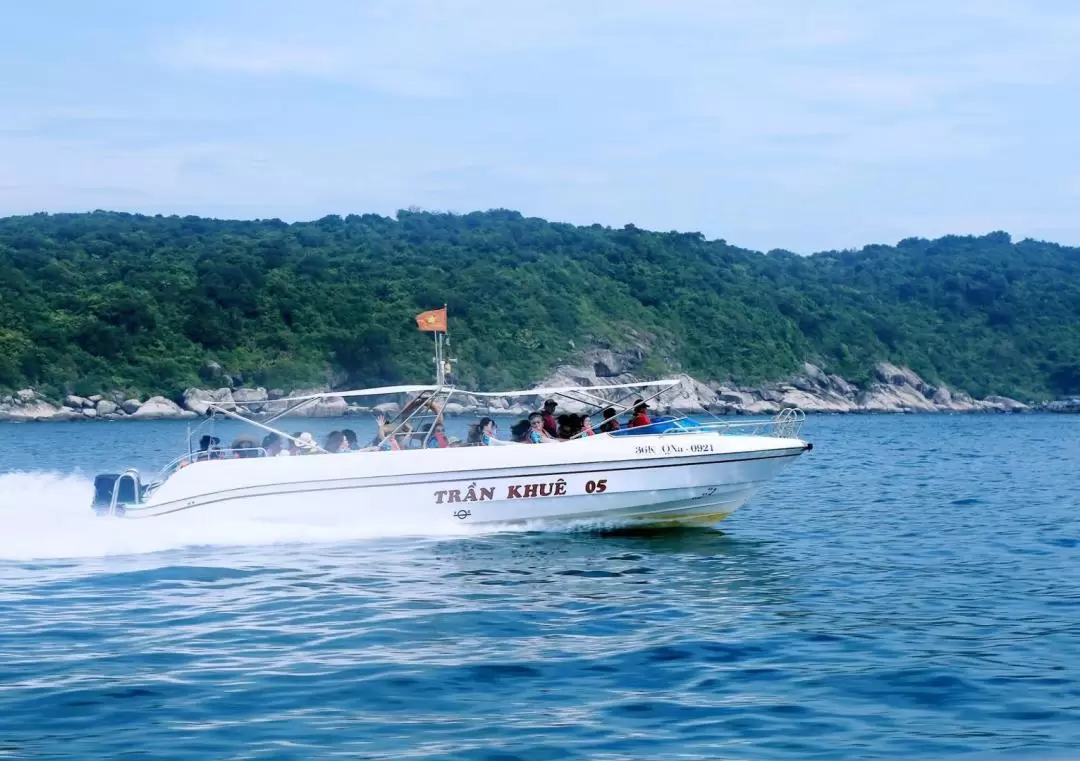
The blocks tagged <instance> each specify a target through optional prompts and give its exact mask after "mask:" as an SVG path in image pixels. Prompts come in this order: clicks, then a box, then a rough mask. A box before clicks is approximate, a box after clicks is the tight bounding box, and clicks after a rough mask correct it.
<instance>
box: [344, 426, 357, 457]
mask: <svg viewBox="0 0 1080 761" xmlns="http://www.w3.org/2000/svg"><path fill="white" fill-rule="evenodd" d="M341 435H342V436H344V437H345V444H344V445H343V446H342V448H341V451H342V452H356V451H358V450H359V449H360V444H359V443H358V442H357V439H356V431H354V430H353V429H351V428H346V429H344V430H343V431H342V432H341Z"/></svg>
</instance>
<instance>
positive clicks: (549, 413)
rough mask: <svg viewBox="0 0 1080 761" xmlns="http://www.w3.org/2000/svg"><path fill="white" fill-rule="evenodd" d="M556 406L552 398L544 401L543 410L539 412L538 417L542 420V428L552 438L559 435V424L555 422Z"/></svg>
mask: <svg viewBox="0 0 1080 761" xmlns="http://www.w3.org/2000/svg"><path fill="white" fill-rule="evenodd" d="M556 406H557V405H556V404H555V400H554V399H548V400H547V401H546V402H544V411H543V412H541V413H540V417H541V418H542V419H543V421H544V430H545V431H546V432H547V435H548V436H550V437H551V438H553V439H556V438H558V437H559V424H558V423H557V422H555V407H556Z"/></svg>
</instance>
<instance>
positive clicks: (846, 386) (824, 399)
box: [0, 350, 1080, 422]
mask: <svg viewBox="0 0 1080 761" xmlns="http://www.w3.org/2000/svg"><path fill="white" fill-rule="evenodd" d="M586 360H587V361H584V362H582V363H579V364H575V365H564V366H562V367H559V368H558V369H557V370H556V371H555V372H554V373H553V374H552V375H551V376H549V377H548V378H546V379H544V381H542V382H541V383H539V384H537V386H535V387H534V388H543V387H551V386H596V385H603V384H611V383H634V382H638V381H640V380H642V378H640V377H637V376H635V375H634V374H633V372H632V370H634V369H636V367H635V366H636V365H637V364H638V363H639V362H640V354H638V353H633V352H632V353H628V354H625V355H620V354H616V353H614V352H611V351H608V350H598V351H594V352H591V353H590V355H589V356H588V357H587V358H586ZM679 377H680V378H681V379H682V381H683V383H682V384H681V385H680V386H679V387H678V389H677V390H675V391H674V392H667V393H665V394H663V395H662V396H661V397H660V399H658V400H656V401H655V402H654V403H653V407H654V409H656V410H657V411H658V412H663V413H669V412H670V413H683V414H701V413H711V414H715V415H771V414H775V413H776V412H778V411H780V410H781V409H784V408H786V407H798V408H800V409H802V410H803V411H805V412H807V413H837V414H860V413H935V412H936V413H976V412H995V413H1020V412H1060V413H1080V399H1065V400H1058V401H1053V402H1045V403H1024V402H1021V401H1018V400H1016V399H1009V398H1007V397H1003V396H990V397H987V398H985V399H974V398H972V397H971V396H970V395H969V394H967V393H964V392H962V391H954V390H951V389H949V388H947V387H945V386H933V385H931V384H929V383H927V382H926V381H924V380H923V379H922V378H921V377H919V375H918V374H916V373H915V372H913V371H912V370H910V369H908V368H902V367H897V366H896V365H893V364H890V363H888V362H880V363H878V365H877V366H876V367H875V368H874V373H873V379H872V381H871V382H870V383H868V384H866V385H865V386H863V387H859V386H856V385H855V384H852V383H850V382H848V381H846V380H845V379H843V378H841V377H840V376H838V375H830V374H828V373H826V372H824V371H823V370H821V369H820V368H818V367H816V366H814V365H812V364H810V363H805V364H804V365H803V367H802V371H801V372H800V373H798V374H796V375H795V376H793V377H791V378H789V379H787V380H784V381H777V382H773V383H764V384H761V385H758V386H753V387H745V386H733V385H725V384H721V383H717V382H708V383H706V382H702V381H699V380H695V379H693V378H691V377H689V376H687V375H681V376H679ZM328 390H329V389H318V388H316V389H294V390H292V391H290V392H286V391H284V390H282V389H271V390H267V389H265V388H245V387H238V388H233V387H228V386H225V387H221V388H217V389H203V388H189V389H187V390H186V391H184V393H183V394H182V395H181V397H178V398H179V399H180V403H179V404H178V403H177V402H176V401H173V400H172V399H169V398H166V397H164V396H152V397H150V398H148V399H138V398H134V397H127V396H126V395H124V394H121V393H117V392H113V393H108V394H99V395H94V396H89V397H81V396H75V395H69V396H67V397H65V398H64V399H63V400H50V399H45V398H42V397H41V396H39V395H38V393H37V392H36V391H34V390H33V389H23V390H21V391H18V392H17V393H15V394H12V395H10V396H3V397H0V421H8V422H29V421H70V420H105V421H116V420H184V419H191V420H195V419H198V418H201V417H203V416H204V415H205V414H206V412H207V409H208V406H209V404H211V403H214V404H218V405H220V406H221V407H223V408H224V409H228V410H241V409H242V410H246V411H248V412H250V413H253V414H254V415H255V416H256V417H268V416H270V415H275V414H278V413H280V412H282V411H284V409H285V403H283V402H281V401H279V400H281V399H283V398H285V397H288V396H299V395H303V394H310V393H318V392H323V391H328ZM364 401H365V402H366V403H367V404H368V405H371V406H363V405H360V404H354V403H351V402H350V401H347V400H346V399H344V398H343V397H340V396H329V397H326V398H324V399H321V400H319V401H317V402H314V403H312V404H309V405H307V406H306V407H304V408H302V409H300V410H298V411H297V412H296V413H295V416H296V417H309V418H335V417H345V416H349V415H370V414H372V413H376V412H383V413H393V412H396V411H397V410H398V409H399V408H400V405H401V404H402V403H404V401H405V400H404V399H403V398H401V396H400V395H398V396H397V397H394V396H387V397H385V398H377V399H373V398H371V397H365V398H364ZM559 401H560V409H562V410H565V411H567V412H580V411H584V410H585V407H584V405H581V404H577V403H574V402H571V401H568V400H562V399H560V400H559ZM542 402H543V399H542V398H541V397H539V396H537V397H535V398H528V397H526V398H520V397H519V398H514V399H511V398H486V397H485V398H477V397H472V396H469V395H468V394H460V395H458V394H455V395H454V396H453V397H452V400H451V401H450V402H448V403H447V404H446V409H445V412H446V414H447V415H477V414H504V415H525V414H527V413H528V412H531V411H532V410H535V409H537V408H538V407H539V406H540V404H541V403H542Z"/></svg>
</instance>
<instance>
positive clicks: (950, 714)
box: [0, 415, 1080, 761]
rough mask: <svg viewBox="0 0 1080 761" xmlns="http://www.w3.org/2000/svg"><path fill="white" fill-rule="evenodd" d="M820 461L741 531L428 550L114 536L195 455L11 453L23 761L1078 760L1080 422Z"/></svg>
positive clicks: (925, 438) (1023, 420) (873, 443)
mask: <svg viewBox="0 0 1080 761" xmlns="http://www.w3.org/2000/svg"><path fill="white" fill-rule="evenodd" d="M298 425H300V424H298ZM305 425H306V429H307V430H311V431H313V432H314V433H316V434H323V433H325V432H328V431H329V430H330V429H331V428H333V427H336V426H338V425H340V423H335V421H314V422H310V421H309V422H308V423H306V424H305ZM453 425H457V426H459V427H461V428H463V427H464V422H458V423H456V424H453ZM236 430H237V431H238V430H239V429H236ZM231 431H232V429H229V428H226V429H225V431H223V435H222V438H223V440H224V439H226V438H227V436H228V435H229V432H231ZM803 434H804V436H805V437H806V438H807V439H809V440H810V441H813V443H814V450H813V451H812V452H810V453H808V454H807V455H805V456H803V457H801V458H800V459H799V460H797V461H796V462H795V463H793V465H792V466H791V467H790V468H788V469H787V470H786V471H785V472H784V473H782V474H781V476H780V477H779V478H778V479H777V480H776V481H775V482H773V484H772V485H771V486H770V487H769V488H767V489H766V490H765V491H763V492H762V493H760V494H759V495H758V496H756V497H755V498H754V499H753V500H752V501H751V502H750V503H749V504H748V505H746V506H745V507H744V508H742V509H741V510H739V511H738V512H737V513H735V515H733V516H732V517H731V518H730V519H728V520H727V521H724V522H723V523H722V524H719V526H718V527H717V528H716V529H702V530H680V531H654V532H642V531H638V532H611V531H608V532H599V531H587V530H573V531H569V530H557V529H555V528H554V527H552V528H551V529H550V530H528V531H524V530H522V531H494V532H488V533H479V532H477V531H476V530H475V529H472V530H469V529H467V528H466V527H462V528H461V530H460V532H459V533H455V534H444V535H435V536H430V535H429V536H415V535H408V534H407V533H405V532H403V531H402V530H400V529H399V528H397V527H396V526H395V513H396V506H395V505H378V504H369V505H363V506H358V507H357V512H356V513H355V514H353V515H350V516H343V520H342V523H341V525H326V524H325V523H322V524H313V523H309V522H305V505H304V502H303V501H302V500H301V501H298V502H297V505H296V515H295V519H294V520H292V521H290V522H287V523H280V522H279V523H254V522H244V521H239V520H236V519H233V518H231V517H230V516H229V515H228V514H227V513H221V512H218V513H214V512H203V513H198V514H191V515H188V516H185V519H184V520H180V521H170V522H168V523H163V522H159V521H155V520H147V521H126V522H125V521H118V520H116V519H108V518H97V517H95V516H94V515H93V513H92V512H91V511H90V508H89V499H90V479H91V478H92V477H93V475H94V473H96V472H98V471H103V470H114V469H116V468H118V467H123V466H127V465H131V464H134V465H137V466H139V467H141V468H143V469H153V468H155V467H160V466H161V465H163V464H164V463H165V462H166V461H168V460H169V459H171V458H172V457H173V456H174V455H176V454H179V453H180V451H181V450H182V449H183V448H184V441H185V424H183V423H175V422H160V423H81V424H76V423H72V424H61V423H57V424H25V425H14V424H9V425H0V520H2V528H0V759H8V758H11V759H131V760H132V761H134V760H136V759H138V760H141V759H148V760H150V759H215V761H217V760H223V759H236V760H238V761H239V760H240V759H266V760H267V761H270V760H278V759H280V760H285V759H338V758H355V759H425V760H434V759H463V760H464V759H469V760H470V761H515V760H518V759H520V760H522V761H551V760H554V759H576V758H581V759H602V760H614V759H789V758H790V759H854V758H857V759H883V758H904V759H942V758H972V759H1014V758H1015V759H1037V758H1048V759H1051V758H1052V759H1060V758H1070V757H1075V753H1076V752H1077V749H1080V472H1078V466H1080V417H1075V416H1064V415H1063V416H1051V415H1026V416H960V415H941V416H929V415H928V416H880V417H871V416H859V417H829V416H821V417H815V416H812V417H810V418H809V420H808V421H807V424H806V426H805V427H804V429H803ZM459 435H460V431H459ZM388 456H392V455H388Z"/></svg>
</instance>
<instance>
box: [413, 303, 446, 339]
mask: <svg viewBox="0 0 1080 761" xmlns="http://www.w3.org/2000/svg"><path fill="white" fill-rule="evenodd" d="M416 327H418V328H420V330H429V331H434V332H436V333H445V332H446V307H443V308H442V309H432V310H431V311H428V312H421V313H420V314H418V315H416Z"/></svg>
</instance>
